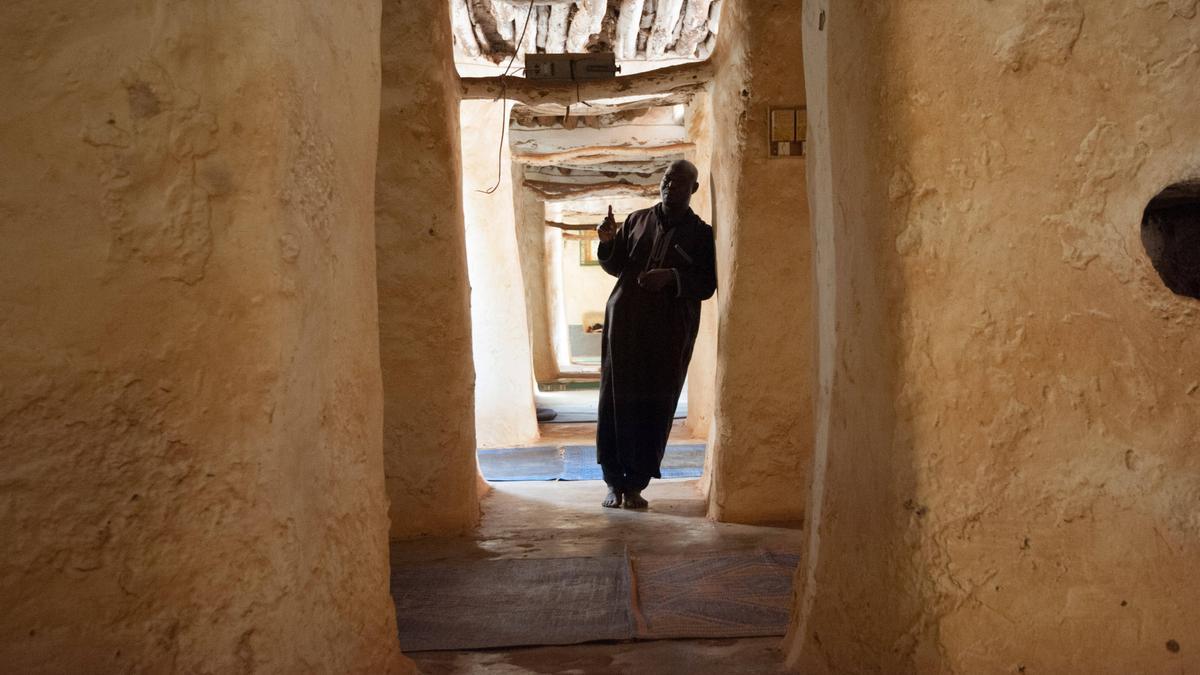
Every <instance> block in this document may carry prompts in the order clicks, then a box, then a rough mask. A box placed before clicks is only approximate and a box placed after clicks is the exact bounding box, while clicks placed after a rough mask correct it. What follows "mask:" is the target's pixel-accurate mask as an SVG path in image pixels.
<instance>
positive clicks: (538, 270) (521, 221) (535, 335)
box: [512, 164, 559, 382]
mask: <svg viewBox="0 0 1200 675" xmlns="http://www.w3.org/2000/svg"><path fill="white" fill-rule="evenodd" d="M512 172H513V181H514V183H513V202H514V208H515V209H516V219H517V220H516V225H517V247H518V250H519V252H520V256H521V280H522V282H523V283H524V287H525V309H526V310H527V312H526V313H527V315H528V316H527V321H526V324H527V326H528V330H529V349H530V352H531V358H532V360H533V375H534V378H535V379H536V380H537V381H538V382H553V381H554V380H556V379H558V375H559V373H558V360H557V359H556V357H555V353H554V334H553V332H552V329H551V313H550V300H549V298H548V296H547V291H548V289H549V286H550V283H549V278H548V276H547V275H548V274H549V270H547V260H548V259H549V256H548V255H547V253H546V239H547V234H548V233H547V232H546V230H547V229H548V228H547V227H546V205H545V204H544V203H542V202H541V201H540V200H539V199H538V198H537V194H536V193H534V191H533V190H530V189H528V188H525V187H522V182H523V180H524V168H523V167H522V166H520V165H516V164H514V165H513V167H512Z"/></svg>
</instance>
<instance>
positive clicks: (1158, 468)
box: [788, 0, 1200, 672]
mask: <svg viewBox="0 0 1200 675" xmlns="http://www.w3.org/2000/svg"><path fill="white" fill-rule="evenodd" d="M1196 10H1197V7H1196V3H1195V2H1194V1H1192V2H1186V1H1185V2H1141V3H1106V2H1082V1H1075V0H1045V1H1037V2H1035V1H1032V0H1031V1H1026V2H1019V3H1007V4H999V3H992V4H982V5H976V4H968V3H961V2H957V1H956V0H931V1H929V2H923V3H903V4H901V3H891V4H889V5H888V6H886V7H884V6H882V5H881V4H880V3H873V2H865V1H860V2H853V3H832V2H828V0H819V1H818V2H813V3H810V4H809V5H808V7H807V10H806V16H805V44H806V57H807V63H806V66H807V68H808V69H809V75H810V78H811V79H810V82H809V92H810V104H811V105H810V108H820V109H822V111H823V112H822V113H821V115H820V116H819V117H814V120H813V136H814V137H815V138H818V139H825V140H823V141H822V142H823V143H827V147H825V148H822V149H820V150H817V149H814V152H813V155H812V160H811V161H812V162H813V166H814V167H815V170H814V172H813V175H814V187H813V200H814V206H815V212H816V213H817V220H816V224H817V242H818V244H817V270H818V279H819V280H820V282H819V296H820V300H819V308H820V309H819V321H818V323H819V326H820V339H819V342H820V354H821V356H820V373H821V374H820V378H819V389H818V390H819V391H820V392H821V395H820V397H819V400H818V425H817V429H818V432H817V440H818V442H817V450H816V452H817V458H816V462H815V463H814V467H815V471H814V473H815V475H814V480H813V484H812V485H813V488H812V493H813V495H814V501H813V504H812V506H811V507H810V509H809V511H810V519H809V524H808V527H809V533H810V536H811V539H810V544H809V547H808V549H807V550H806V552H805V554H804V562H802V572H801V576H800V582H801V583H800V584H799V596H798V598H799V606H798V611H797V616H796V619H797V624H796V625H795V626H794V630H793V634H792V635H791V636H790V637H789V640H788V642H789V646H790V648H791V652H792V659H793V662H794V663H795V664H796V665H798V666H800V667H801V669H802V670H803V671H804V672H825V671H864V670H882V671H886V672H897V671H912V670H916V671H952V672H1004V671H1007V672H1013V671H1017V670H1020V671H1023V672H1162V671H1178V670H1190V669H1196V668H1197V667H1200V644H1197V643H1196V638H1195V636H1196V635H1200V587H1198V586H1197V584H1196V580H1197V577H1196V571H1195V562H1196V561H1197V560H1200V520H1198V519H1197V516H1196V513H1197V511H1196V504H1197V500H1198V499H1200V462H1198V459H1197V455H1196V452H1195V446H1196V440H1197V438H1198V437H1200V423H1198V422H1197V420H1198V419H1200V416H1198V413H1200V403H1198V402H1197V392H1198V389H1197V384H1196V380H1197V376H1196V372H1197V363H1196V358H1197V357H1196V354H1197V353H1198V351H1197V350H1198V348H1200V330H1198V329H1200V312H1198V306H1197V304H1196V303H1197V301H1195V300H1191V299H1187V298H1182V297H1179V296H1175V295H1173V294H1172V293H1171V292H1170V291H1169V290H1167V289H1166V288H1165V287H1164V285H1163V283H1162V282H1161V281H1160V279H1159V278H1158V276H1157V274H1156V273H1155V272H1154V270H1153V268H1152V267H1151V265H1150V262H1149V260H1148V259H1147V257H1146V254H1145V252H1144V250H1143V247H1142V244H1141V242H1140V240H1139V230H1140V223H1141V216H1142V210H1143V209H1144V207H1145V206H1146V203H1147V202H1148V201H1149V200H1150V199H1151V198H1152V197H1153V196H1154V195H1155V194H1156V193H1157V192H1158V191H1159V190H1160V189H1162V188H1163V187H1164V186H1166V185H1167V184H1169V183H1172V182H1175V181H1178V180H1180V179H1183V178H1187V177H1194V176H1196V175H1197V173H1198V172H1200V145H1197V143H1196V141H1195V139H1196V138H1197V137H1200V116H1198V115H1197V114H1196V110H1197V109H1198V108H1200V89H1197V87H1196V86H1195V83H1196V82H1197V81H1200V52H1198V51H1197V47H1196V45H1197V42H1198V41H1200V18H1197V16H1196V15H1197V11H1196ZM822 11H823V12H825V14H826V16H825V21H824V23H825V27H824V30H821V29H820V27H819V26H820V21H821V20H820V17H819V13H820V12H822Z"/></svg>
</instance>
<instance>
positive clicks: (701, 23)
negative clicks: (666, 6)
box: [672, 0, 712, 58]
mask: <svg viewBox="0 0 1200 675" xmlns="http://www.w3.org/2000/svg"><path fill="white" fill-rule="evenodd" d="M711 7H712V0H688V3H687V9H685V10H684V11H683V25H682V27H681V28H680V29H679V39H678V40H676V41H675V46H674V47H673V48H672V49H673V50H674V52H675V54H676V55H678V56H681V57H683V58H692V57H693V56H695V54H696V49H697V48H698V47H699V46H700V42H701V41H702V40H703V39H704V38H705V37H707V36H708V12H709V9H710V8H711Z"/></svg>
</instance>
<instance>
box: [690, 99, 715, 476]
mask: <svg viewBox="0 0 1200 675" xmlns="http://www.w3.org/2000/svg"><path fill="white" fill-rule="evenodd" d="M686 124H687V128H688V138H691V139H692V142H693V143H695V149H694V150H692V151H691V152H690V153H689V155H688V159H689V160H690V161H691V162H692V163H693V164H695V165H696V169H697V170H698V171H699V174H700V176H699V182H700V189H699V190H697V191H696V194H694V195H692V210H693V211H695V212H696V215H698V216H700V217H701V218H703V219H704V222H706V223H708V224H709V225H712V226H713V227H716V225H717V224H716V222H714V220H713V210H712V204H713V195H712V189H711V188H712V147H713V144H712V106H711V96H709V95H707V94H705V95H701V96H697V97H696V98H694V99H693V100H692V102H691V103H690V104H689V105H688V110H687V118H686ZM717 311H718V310H717V295H715V294H714V295H713V297H712V298H709V299H708V300H705V301H704V302H703V303H702V304H701V306H700V332H699V334H697V335H696V345H695V347H693V348H692V364H691V365H690V366H689V367H688V381H687V388H688V390H687V395H688V416H687V425H688V429H689V430H690V431H691V433H692V436H693V437H694V438H708V436H709V434H710V432H711V431H712V424H713V409H714V407H715V406H716V385H717ZM704 458H705V464H706V467H705V472H704V476H703V477H702V479H701V481H700V482H701V484H702V486H703V489H704V492H705V493H706V494H707V491H708V487H707V486H708V483H709V481H710V479H711V476H712V470H711V461H710V460H711V459H712V453H711V452H708V453H705V456H704Z"/></svg>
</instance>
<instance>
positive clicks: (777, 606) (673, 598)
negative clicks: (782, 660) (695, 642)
mask: <svg viewBox="0 0 1200 675" xmlns="http://www.w3.org/2000/svg"><path fill="white" fill-rule="evenodd" d="M799 563H800V556H799V555H798V554H796V553H784V552H765V551H760V552H743V553H735V554H701V555H694V556H687V557H681V556H663V555H646V556H642V555H637V556H634V559H633V570H634V572H633V576H634V584H635V588H636V589H637V591H636V592H637V597H636V603H635V611H634V617H635V621H636V623H637V627H636V634H637V637H638V638H640V639H648V640H661V639H665V638H724V637H757V636H768V635H783V634H784V633H785V632H787V626H788V621H789V619H790V617H791V605H792V578H793V577H794V576H795V574H796V567H797V565H799Z"/></svg>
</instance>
